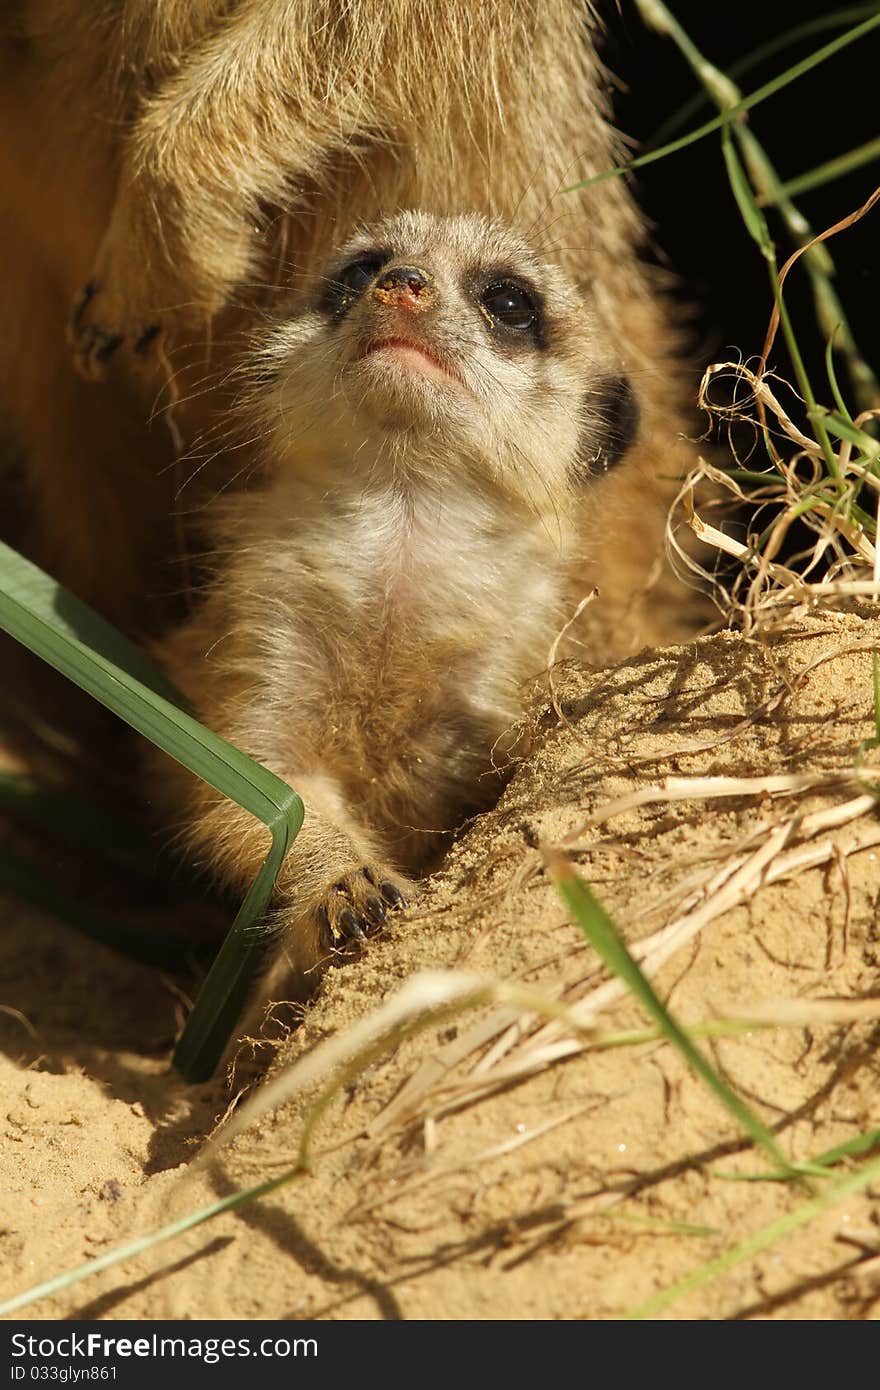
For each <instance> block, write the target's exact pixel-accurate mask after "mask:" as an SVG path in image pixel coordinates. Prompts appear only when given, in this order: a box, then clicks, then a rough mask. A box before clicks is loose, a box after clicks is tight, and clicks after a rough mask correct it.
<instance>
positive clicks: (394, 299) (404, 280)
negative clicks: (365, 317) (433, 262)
mask: <svg viewBox="0 0 880 1390" xmlns="http://www.w3.org/2000/svg"><path fill="white" fill-rule="evenodd" d="M432 278H433V277H432V276H430V275H429V274H428V272H427V271H425V270H419V269H418V267H417V266H411V265H400V266H394V268H393V269H391V270H388V271H386V272H385V274H384V275H383V276H382V277H381V279H380V280H379V281H378V283H377V284H376V286H375V288H374V289H373V298H374V299H375V300H377V301H378V302H379V303H380V304H387V305H393V306H394V307H395V308H398V309H408V310H409V311H410V312H411V313H419V312H421V310H423V309H427V308H428V307H429V305H431V304H433V302H434V297H435V296H434V290H433V288H432V283H431V282H432Z"/></svg>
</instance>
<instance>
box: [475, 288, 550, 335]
mask: <svg viewBox="0 0 880 1390" xmlns="http://www.w3.org/2000/svg"><path fill="white" fill-rule="evenodd" d="M480 303H481V304H482V306H483V308H484V309H485V310H486V312H487V313H488V314H489V316H490V318H493V319H494V320H495V322H496V323H501V324H503V325H504V327H505V328H513V329H515V330H516V331H517V332H519V333H525V332H528V331H529V329H533V328H535V327H536V326H537V323H538V306H537V304H536V303H535V300H534V299H533V297H532V295H531V294H529V292H528V290H527V289H524V287H523V286H522V285H518V284H517V283H516V281H514V280H498V281H496V282H495V283H494V284H492V285H489V286H488V287H487V288H486V289H485V290H483V293H482V294H481V295H480Z"/></svg>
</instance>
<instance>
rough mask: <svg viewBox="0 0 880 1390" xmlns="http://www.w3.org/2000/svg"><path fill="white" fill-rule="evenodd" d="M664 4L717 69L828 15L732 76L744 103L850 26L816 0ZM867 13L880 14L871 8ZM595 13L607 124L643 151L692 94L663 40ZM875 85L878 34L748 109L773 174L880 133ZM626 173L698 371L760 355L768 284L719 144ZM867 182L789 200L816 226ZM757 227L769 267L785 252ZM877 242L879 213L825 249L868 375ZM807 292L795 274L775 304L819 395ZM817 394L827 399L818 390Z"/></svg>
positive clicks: (858, 199)
mask: <svg viewBox="0 0 880 1390" xmlns="http://www.w3.org/2000/svg"><path fill="white" fill-rule="evenodd" d="M668 4H669V8H670V9H671V10H672V12H673V14H674V15H675V17H676V18H677V19H678V20H679V22H680V23H681V24H682V26H683V27H684V28H685V30H686V31H687V32H688V33H689V35H690V37H691V38H692V40H693V41H694V42H695V43H696V45H697V47H698V48H699V49H700V50H701V51H702V52H703V53H704V55H705V56H706V57H707V58H709V59H710V60H711V61H712V62H713V63H714V64H715V66H716V67H719V68H721V69H722V70H727V69H728V68H729V67H730V65H731V64H732V63H735V62H736V61H737V60H738V59H741V58H743V57H744V56H746V55H748V54H750V53H751V52H752V51H753V50H754V49H755V48H757V47H758V46H759V45H761V44H763V43H766V42H767V41H768V40H770V39H772V38H774V37H775V36H776V35H778V34H781V33H783V32H784V31H786V30H788V29H790V28H793V27H794V26H796V25H799V24H803V23H804V22H806V21H808V20H810V19H813V18H818V17H820V16H827V15H831V14H838V15H840V16H841V18H842V19H843V20H844V21H845V22H843V23H841V24H840V26H839V27H835V28H833V29H826V30H824V31H823V32H821V33H818V34H814V35H813V36H811V37H809V38H806V39H803V40H801V41H800V42H798V43H797V44H796V45H794V46H793V47H790V48H788V49H786V50H785V51H783V52H782V53H777V54H776V55H774V56H773V57H771V58H770V59H769V60H767V61H765V62H762V63H760V64H759V65H758V66H756V67H754V68H753V69H751V70H750V71H749V72H748V73H747V74H745V75H744V76H742V77H740V78H737V79H736V80H737V83H738V85H739V86H740V88H741V90H742V91H743V93H744V94H748V93H749V92H751V91H753V90H754V89H755V88H756V87H758V86H760V85H762V84H763V83H764V82H766V81H768V80H769V79H770V78H772V77H773V76H775V75H776V74H777V73H779V72H781V71H783V70H784V69H785V68H788V67H790V66H791V65H792V64H794V63H795V62H797V61H798V60H800V59H801V58H804V57H806V56H807V55H808V54H809V53H811V52H813V51H814V50H815V49H817V48H819V47H821V46H823V45H824V44H826V43H827V42H829V41H830V40H831V39H833V38H835V37H837V35H838V34H841V33H843V32H844V31H845V29H847V28H849V27H851V26H852V25H853V24H855V23H857V22H860V19H858V18H856V17H854V16H851V15H850V14H849V12H850V11H851V10H852V9H853V7H852V6H850V5H835V4H827V3H826V4H824V5H822V4H817V3H816V0H804V2H803V3H798V4H793V3H790V2H789V0H764V3H755V0H736V3H735V4H727V5H724V4H721V3H718V0H702V3H694V0H668ZM876 8H877V9H878V10H880V4H878V5H877V7H876ZM602 15H603V19H604V20H605V21H606V23H607V30H608V32H607V39H606V43H605V48H604V54H603V56H604V59H605V62H606V64H607V65H608V67H609V68H610V69H611V71H612V72H613V73H614V74H615V75H616V77H617V79H618V80H619V83H620V85H619V88H618V90H616V91H615V94H614V106H615V118H616V121H617V124H618V125H619V127H620V128H621V129H622V130H624V131H625V132H627V134H629V135H631V136H633V137H635V138H636V139H637V140H638V141H639V142H640V144H644V143H647V142H649V141H650V140H651V138H652V136H653V135H654V132H655V131H656V130H657V129H658V128H659V127H660V125H661V124H662V122H663V121H664V120H665V119H666V118H667V117H668V116H670V115H671V114H672V113H673V112H675V111H676V110H677V109H678V108H679V107H680V106H681V105H682V104H683V103H684V102H685V101H686V100H687V98H688V97H689V96H691V95H692V94H693V93H694V92H695V91H697V90H698V89H699V86H698V82H697V79H696V77H695V76H694V75H693V74H692V72H691V70H690V68H689V67H688V65H687V64H686V63H685V61H684V59H682V58H681V57H679V55H678V51H677V49H676V47H675V45H674V43H673V41H672V40H671V39H668V38H665V37H663V36H660V35H657V34H655V33H653V32H652V31H650V30H648V29H647V28H646V27H645V25H644V23H643V21H642V20H641V18H640V16H639V14H638V12H637V10H636V8H635V5H634V4H633V3H632V0H620V6H619V11H618V12H616V13H615V10H614V7H613V6H612V5H611V4H607V5H604V6H602ZM864 17H865V16H864V15H863V16H861V18H862V19H863V18H864ZM878 89H880V27H878V28H877V29H875V30H873V31H872V32H871V33H870V34H869V35H868V36H867V37H865V38H862V39H861V40H858V41H857V42H856V43H855V44H854V45H851V46H849V47H848V48H847V49H845V50H844V51H843V52H842V53H840V54H838V55H836V56H835V57H834V58H832V59H830V60H828V61H827V62H826V63H824V64H822V65H820V67H819V68H818V69H816V70H814V71H813V72H812V73H809V74H808V75H807V76H806V77H802V78H800V79H798V80H797V81H796V82H795V83H793V84H792V85H791V86H789V87H788V88H786V89H785V91H784V92H782V93H780V94H779V95H776V96H774V97H772V98H770V99H769V100H768V101H767V102H766V103H762V104H761V105H760V106H758V107H757V108H756V109H755V110H754V111H752V112H751V113H750V116H749V120H750V124H751V127H752V129H753V131H754V132H755V134H756V135H757V137H758V139H759V140H760V141H761V143H762V144H763V145H764V148H765V150H766V151H767V153H768V154H769V155H770V157H771V159H772V160H773V162H774V163H775V165H776V168H777V172H778V173H779V175H780V177H781V178H782V179H783V180H785V179H787V178H793V177H795V176H796V175H799V174H801V173H803V172H805V171H806V170H809V169H811V168H813V167H814V166H815V165H817V164H820V163H822V162H824V161H825V160H827V159H831V158H833V157H835V156H837V155H840V154H843V153H845V152H846V151H848V150H849V149H851V148H853V147H854V146H856V145H859V144H862V143H864V142H865V141H867V140H870V139H873V138H875V137H876V136H877V135H878V133H880V103H878V100H877V97H878ZM716 114H717V110H716V108H715V107H714V106H710V105H706V106H704V107H703V108H702V109H701V111H700V112H699V114H695V115H693V116H691V117H690V118H689V120H688V122H687V125H686V126H685V127H684V128H683V129H682V130H681V131H679V132H677V134H683V133H684V131H685V130H688V129H692V128H694V127H695V126H697V125H700V124H702V123H703V122H704V121H706V120H709V119H710V118H711V117H712V116H714V115H716ZM633 177H634V178H635V181H636V182H635V191H636V194H637V197H638V200H639V202H640V204H641V206H642V208H643V209H644V210H645V212H646V213H647V215H648V217H649V218H650V219H651V221H652V222H653V224H654V238H655V241H656V243H657V245H658V248H659V254H660V258H661V259H663V260H665V261H666V262H667V263H668V264H669V265H671V266H672V268H674V270H675V271H676V273H677V274H678V276H679V278H680V280H681V291H680V296H681V301H682V306H683V307H682V314H683V317H687V316H689V314H690V312H691V311H692V310H693V318H692V330H693V331H692V334H691V346H692V348H693V349H694V351H695V355H696V356H697V357H698V359H700V360H701V361H702V362H705V361H707V360H709V359H710V358H714V357H715V356H716V355H717V354H718V353H720V352H721V351H722V350H723V349H724V347H725V346H731V347H734V348H739V349H741V350H742V352H743V353H744V354H746V355H750V354H752V353H755V352H759V351H760V349H761V345H762V343H763V339H764V333H765V330H766V326H767V321H768V318H769V314H770V310H771V307H772V301H771V297H770V287H769V282H768V277H767V271H766V268H765V264H764V262H763V259H762V257H761V255H760V253H759V251H758V248H757V247H756V246H755V244H754V243H753V242H752V240H751V239H750V237H749V235H748V233H747V232H746V230H745V228H744V226H743V223H742V220H741V218H740V215H739V212H738V210H737V208H736V205H735V203H734V201H733V196H732V194H731V191H730V186H729V184H728V181H727V175H726V172H725V168H724V164H723V159H722V155H721V147H720V136H719V135H718V134H714V135H709V136H707V137H705V138H704V139H703V140H702V141H700V142H699V143H697V144H696V145H694V146H692V147H689V148H688V149H686V150H683V151H681V152H680V153H677V154H675V155H672V156H669V157H668V158H664V159H662V160H659V161H658V162H657V163H656V164H653V165H650V166H648V167H647V168H645V169H644V170H640V171H638V173H637V174H636V175H635V176H633ZM878 183H880V162H877V163H872V164H868V165H865V166H863V167H862V168H861V169H860V170H858V171H856V172H855V173H852V174H849V175H847V176H845V177H843V178H839V179H837V180H835V181H834V182H832V183H830V184H827V185H825V186H824V187H823V188H821V189H818V190H816V191H813V192H809V193H804V194H801V195H800V196H799V197H798V198H797V199H796V200H795V201H796V202H797V205H798V206H799V208H800V210H801V211H802V212H803V213H804V215H805V216H806V217H807V219H808V221H809V222H810V223H811V224H812V227H813V230H814V231H820V230H823V229H825V228H826V227H828V226H830V225H831V224H832V223H834V222H836V221H838V220H839V219H840V218H841V217H843V216H845V215H846V214H848V213H850V212H852V211H854V210H855V209H856V208H857V207H858V206H859V205H860V204H861V203H862V202H864V200H865V199H866V198H867V197H868V195H869V194H870V193H871V191H872V190H873V188H874V187H875V186H876V185H877V184H878ZM768 221H769V224H770V228H771V232H772V234H773V235H774V238H775V240H776V243H777V253H778V258H779V261H780V263H781V262H782V261H784V260H785V259H786V257H787V256H788V254H789V252H790V250H791V249H793V248H792V244H791V242H790V241H789V239H788V236H787V234H786V232H785V231H784V229H783V227H782V225H781V223H780V221H779V219H778V217H777V216H775V215H774V214H773V213H772V211H768ZM878 244H880V205H878V206H877V207H876V208H875V209H874V211H873V212H872V213H869V214H868V216H867V217H866V218H864V219H863V220H862V221H861V222H860V223H859V224H857V225H856V226H855V227H854V228H852V229H851V230H849V231H847V232H844V233H842V234H841V235H840V236H838V237H835V238H833V239H832V241H831V242H830V243H829V250H830V251H831V253H832V256H833V257H834V260H835V262H836V264H837V268H838V277H837V290H838V294H839V296H840V298H841V299H842V301H843V305H844V308H845V309H846V312H847V315H848V317H849V321H850V325H851V327H852V330H853V332H854V334H855V337H856V340H857V342H858V343H859V346H860V347H861V350H862V354H863V356H865V357H866V358H868V360H869V361H871V362H872V364H873V365H874V367H875V370H877V369H878V366H880V322H878V320H880V312H878V310H880V294H878V290H880V275H878V269H877V248H878ZM806 283H807V281H806V276H805V275H804V274H803V272H801V271H798V270H797V269H795V270H794V271H793V272H792V274H791V276H790V277H789V280H788V282H787V285H788V286H790V287H791V288H790V290H789V289H787V292H786V299H787V302H788V303H789V307H790V310H791V312H792V316H793V318H794V321H795V326H796V328H797V329H798V332H799V338H800V341H801V344H802V347H803V346H806V347H807V349H808V353H809V361H808V367H809V368H810V370H811V373H812V374H814V383H815V385H816V387H817V388H818V387H819V385H820V384H821V382H822V381H824V375H825V374H824V366H823V360H822V359H823V353H824V343H823V342H822V341H821V339H820V337H819V335H818V332H817V330H816V328H815V321H814V319H813V317H812V313H811V309H810V305H811V296H810V294H809V291H805V288H804V287H805V285H806ZM685 306H687V308H686V307H685ZM694 306H695V307H694ZM774 357H775V359H776V363H777V365H778V366H779V367H780V368H782V367H783V366H786V364H785V363H784V361H783V360H782V358H783V354H782V350H781V348H780V349H778V350H776V351H775V352H774ZM786 369H787V368H786ZM817 394H819V396H820V398H821V397H822V396H825V397H826V399H827V392H825V391H824V390H823V391H818V390H817ZM829 403H830V402H829Z"/></svg>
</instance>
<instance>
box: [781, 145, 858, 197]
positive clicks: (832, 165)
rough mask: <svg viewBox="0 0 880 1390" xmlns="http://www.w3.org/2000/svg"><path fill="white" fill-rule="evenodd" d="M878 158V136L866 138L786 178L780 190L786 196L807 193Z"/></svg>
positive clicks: (797, 195)
mask: <svg viewBox="0 0 880 1390" xmlns="http://www.w3.org/2000/svg"><path fill="white" fill-rule="evenodd" d="M878 159H880V136H878V138H877V139H876V140H867V141H866V142H865V144H863V145H857V146H856V147H855V148H854V149H852V150H847V152H846V154H839V155H837V156H836V157H835V158H834V159H828V160H826V161H825V163H824V164H817V165H816V167H815V169H808V170H807V171H806V172H805V173H803V174H798V176H797V178H794V179H788V180H787V182H785V183H784V184H782V185H781V189H780V191H781V192H782V193H783V194H784V196H785V197H786V198H797V197H799V196H800V194H801V193H809V192H810V190H811V189H813V188H821V187H822V186H823V184H826V183H831V182H832V181H833V180H834V179H842V178H843V177H844V175H846V174H851V173H852V172H853V171H854V170H855V169H861V168H862V167H863V165H865V164H873V163H874V162H875V161H876V160H878Z"/></svg>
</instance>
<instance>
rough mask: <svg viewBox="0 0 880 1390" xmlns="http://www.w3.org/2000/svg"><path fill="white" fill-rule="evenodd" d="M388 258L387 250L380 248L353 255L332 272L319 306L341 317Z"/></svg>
mask: <svg viewBox="0 0 880 1390" xmlns="http://www.w3.org/2000/svg"><path fill="white" fill-rule="evenodd" d="M388 260H389V254H388V252H387V251H383V250H380V249H376V250H375V251H363V252H361V254H360V255H359V256H355V258H354V259H353V260H351V261H349V262H348V264H347V265H344V266H342V267H341V268H340V269H339V270H337V271H335V272H334V273H333V274H332V276H331V278H330V280H329V281H328V283H327V287H326V289H325V291H324V294H323V295H322V296H321V304H320V307H321V308H322V309H324V310H325V311H326V312H328V313H331V314H333V315H334V316H336V317H337V318H342V317H343V316H344V315H345V313H346V312H347V311H348V309H350V308H351V305H352V304H353V303H354V302H355V300H356V299H357V298H358V297H359V296H360V295H362V294H363V292H364V290H365V289H366V288H367V285H369V283H370V281H371V280H374V279H375V277H376V276H377V275H378V274H379V271H380V270H381V269H382V267H383V265H386V264H387V262H388Z"/></svg>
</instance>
